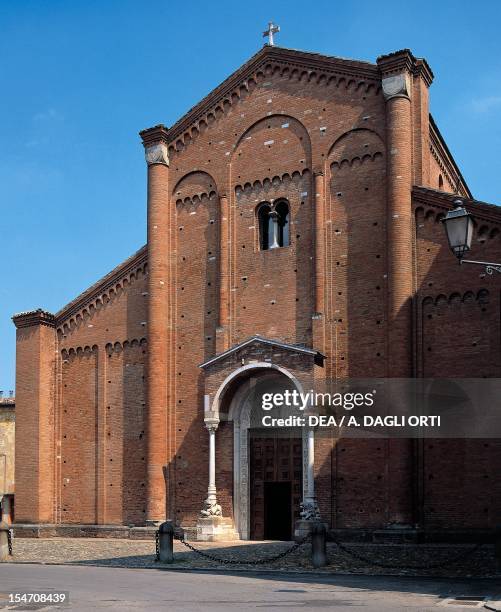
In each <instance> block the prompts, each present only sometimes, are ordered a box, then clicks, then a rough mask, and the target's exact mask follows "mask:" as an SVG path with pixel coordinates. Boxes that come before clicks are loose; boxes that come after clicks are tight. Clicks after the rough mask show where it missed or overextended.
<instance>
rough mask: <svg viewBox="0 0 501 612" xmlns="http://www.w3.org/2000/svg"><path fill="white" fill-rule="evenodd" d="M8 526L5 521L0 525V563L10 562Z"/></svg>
mask: <svg viewBox="0 0 501 612" xmlns="http://www.w3.org/2000/svg"><path fill="white" fill-rule="evenodd" d="M9 539H10V525H9V524H8V523H6V522H5V521H2V522H1V523H0V561H10V560H11V559H12V555H11V553H10V550H9Z"/></svg>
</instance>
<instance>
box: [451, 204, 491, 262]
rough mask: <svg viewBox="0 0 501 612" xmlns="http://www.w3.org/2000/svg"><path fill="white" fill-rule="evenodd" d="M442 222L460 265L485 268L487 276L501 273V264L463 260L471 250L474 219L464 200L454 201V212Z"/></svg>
mask: <svg viewBox="0 0 501 612" xmlns="http://www.w3.org/2000/svg"><path fill="white" fill-rule="evenodd" d="M442 222H443V224H444V226H445V232H446V234H447V239H448V241H449V247H450V249H451V251H452V252H453V253H454V255H455V256H456V257H457V258H458V260H459V263H460V264H474V265H477V266H484V267H485V271H486V273H487V274H492V273H493V272H499V273H501V264H497V263H490V262H486V261H472V260H470V259H463V257H464V255H465V253H467V252H468V251H469V250H470V248H471V240H472V238H473V217H472V216H471V214H470V213H469V212H468V211H467V210H466V208H465V207H464V206H463V202H462V200H454V208H453V210H449V212H448V213H447V214H446V215H445V218H444V219H442Z"/></svg>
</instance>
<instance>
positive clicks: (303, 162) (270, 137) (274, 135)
mask: <svg viewBox="0 0 501 612" xmlns="http://www.w3.org/2000/svg"><path fill="white" fill-rule="evenodd" d="M305 168H310V169H311V139H310V135H309V134H308V130H307V129H306V127H305V126H304V125H303V124H302V123H301V121H299V120H298V119H296V118H295V117H292V116H291V115H285V114H274V115H269V116H268V117H263V118H262V119H259V120H258V121H256V122H255V123H253V124H252V125H251V126H249V127H248V128H247V129H246V130H245V131H244V132H243V133H242V134H241V136H240V137H239V138H238V140H237V141H236V143H235V148H234V150H233V154H232V156H231V180H232V183H233V184H243V183H245V182H246V181H250V182H251V183H253V182H254V181H255V180H256V179H261V180H262V179H264V178H270V179H272V178H273V177H274V176H276V175H278V176H281V175H282V174H283V173H285V172H288V173H292V172H294V171H296V170H298V171H300V172H302V171H303V170H304V169H305Z"/></svg>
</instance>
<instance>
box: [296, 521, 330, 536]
mask: <svg viewBox="0 0 501 612" xmlns="http://www.w3.org/2000/svg"><path fill="white" fill-rule="evenodd" d="M315 523H323V521H307V520H305V519H299V520H297V521H296V524H295V525H294V539H295V540H296V541H299V540H302V539H304V538H306V536H308V535H310V533H311V530H312V527H313V525H314V524H315ZM324 525H325V528H326V529H328V528H329V526H328V525H327V523H324Z"/></svg>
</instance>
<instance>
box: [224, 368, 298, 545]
mask: <svg viewBox="0 0 501 612" xmlns="http://www.w3.org/2000/svg"><path fill="white" fill-rule="evenodd" d="M286 389H289V390H293V389H297V390H298V391H301V390H302V387H301V384H300V383H299V381H297V379H295V378H294V377H293V376H292V375H291V374H290V373H289V372H287V371H286V370H284V369H283V368H279V367H278V366H271V365H270V364H268V363H264V364H261V365H260V364H255V365H253V366H252V367H248V366H247V367H243V368H240V370H239V371H237V372H235V373H234V375H232V376H231V380H227V381H225V383H223V385H222V386H221V389H220V391H221V393H218V394H217V397H216V401H217V404H218V409H219V414H220V416H221V418H225V417H226V418H227V419H228V420H229V421H232V422H233V436H234V439H233V515H234V520H235V527H236V529H237V531H238V533H239V535H240V538H242V539H254V540H262V539H274V540H275V539H281V540H290V539H292V536H293V533H294V523H295V521H296V520H297V519H298V518H299V512H300V503H301V501H302V499H303V497H304V492H305V490H306V482H305V474H306V470H305V467H304V463H305V460H306V457H305V453H304V450H303V449H304V448H305V445H304V444H303V432H302V430H301V429H298V428H295V429H285V428H273V429H272V428H266V427H263V426H262V422H261V419H262V416H263V415H264V414H266V413H265V412H264V411H263V410H262V406H261V399H262V395H263V393H278V392H283V391H285V390H286ZM286 410H288V412H285V411H284V412H283V414H282V415H281V414H280V409H279V408H274V409H273V410H272V411H271V412H272V413H273V416H277V417H279V416H287V415H288V414H290V408H289V409H286Z"/></svg>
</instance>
